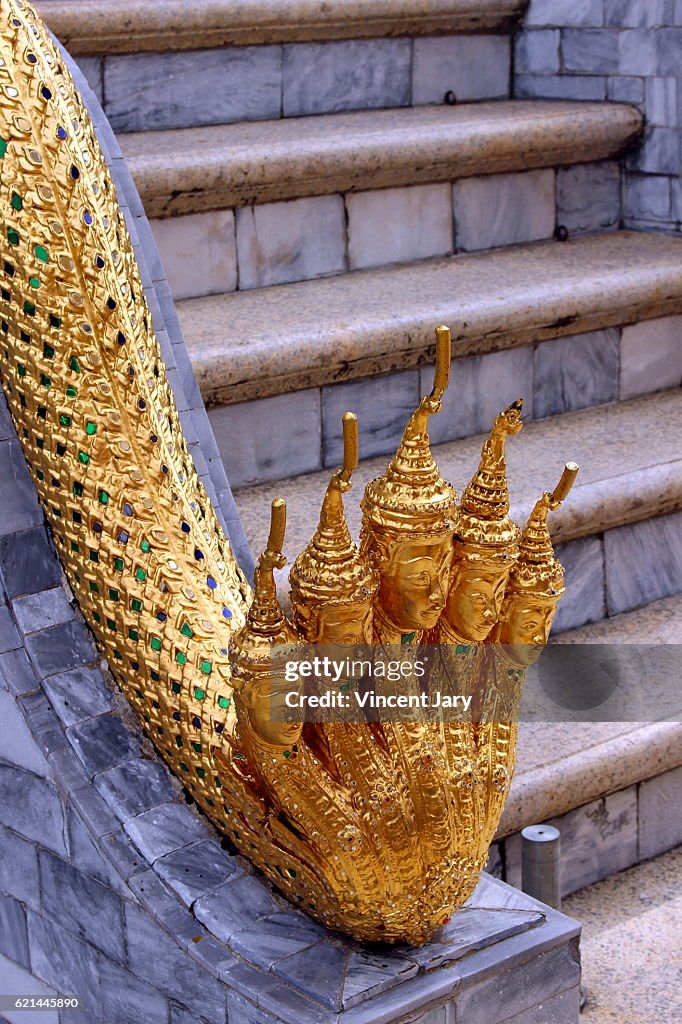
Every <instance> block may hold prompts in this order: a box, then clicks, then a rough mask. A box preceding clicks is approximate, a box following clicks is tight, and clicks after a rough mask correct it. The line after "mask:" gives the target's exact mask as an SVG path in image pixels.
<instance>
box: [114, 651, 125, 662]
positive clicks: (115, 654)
mask: <svg viewBox="0 0 682 1024" xmlns="http://www.w3.org/2000/svg"><path fill="white" fill-rule="evenodd" d="M114 657H115V658H116V661H123V655H122V654H121V652H120V651H114Z"/></svg>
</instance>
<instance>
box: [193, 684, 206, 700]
mask: <svg viewBox="0 0 682 1024" xmlns="http://www.w3.org/2000/svg"><path fill="white" fill-rule="evenodd" d="M194 696H195V698H196V700H203V699H204V697H205V696H206V690H202V689H201V687H200V686H195V687H194Z"/></svg>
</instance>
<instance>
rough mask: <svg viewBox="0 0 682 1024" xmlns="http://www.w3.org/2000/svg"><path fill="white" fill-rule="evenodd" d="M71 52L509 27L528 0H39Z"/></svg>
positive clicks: (189, 47)
mask: <svg viewBox="0 0 682 1024" xmlns="http://www.w3.org/2000/svg"><path fill="white" fill-rule="evenodd" d="M36 7H37V8H38V11H39V13H40V14H41V16H42V17H43V18H44V19H45V21H46V22H47V24H48V25H49V27H50V28H51V29H52V31H53V32H54V34H55V35H56V36H57V37H58V39H60V40H61V42H62V43H63V44H64V45H65V46H66V47H67V48H68V49H69V50H70V51H71V53H73V54H74V55H81V54H102V53H139V52H142V51H148V52H149V51H153V52H161V51H164V50H192V49H197V48H199V47H209V46H210V47H218V46H247V45H252V44H262V43H290V42H302V41H305V42H309V41H314V40H320V41H329V40H335V39H371V38H379V37H390V36H419V35H435V34H439V33H450V32H473V31H480V30H482V29H495V30H500V31H501V30H503V29H508V28H510V27H511V26H512V25H513V23H514V22H515V21H516V20H517V19H518V18H519V17H520V16H521V14H522V13H523V10H524V8H525V7H526V0H427V2H424V0H373V2H372V3H371V4H370V5H369V6H368V4H367V3H366V2H364V0H334V2H333V3H327V4H324V3H320V2H319V0H239V3H235V2H234V0H192V3H191V4H188V3H186V2H184V0H126V2H125V3H120V0H66V2H65V0H37V2H36Z"/></svg>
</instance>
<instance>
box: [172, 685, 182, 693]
mask: <svg viewBox="0 0 682 1024" xmlns="http://www.w3.org/2000/svg"><path fill="white" fill-rule="evenodd" d="M171 690H172V691H173V693H181V692H182V687H181V686H180V683H171Z"/></svg>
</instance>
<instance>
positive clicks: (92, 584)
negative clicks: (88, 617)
mask: <svg viewBox="0 0 682 1024" xmlns="http://www.w3.org/2000/svg"><path fill="white" fill-rule="evenodd" d="M90 590H91V591H92V592H93V594H99V587H98V586H97V584H96V583H95V581H94V580H90ZM92 614H93V618H94V616H95V615H97V613H96V612H93V613H92ZM96 621H97V622H99V615H97V619H96Z"/></svg>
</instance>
